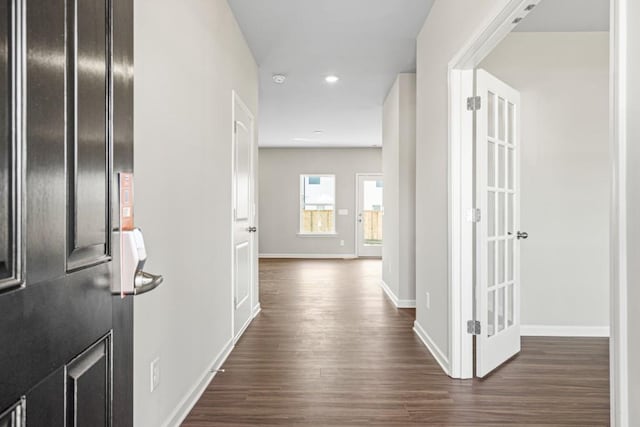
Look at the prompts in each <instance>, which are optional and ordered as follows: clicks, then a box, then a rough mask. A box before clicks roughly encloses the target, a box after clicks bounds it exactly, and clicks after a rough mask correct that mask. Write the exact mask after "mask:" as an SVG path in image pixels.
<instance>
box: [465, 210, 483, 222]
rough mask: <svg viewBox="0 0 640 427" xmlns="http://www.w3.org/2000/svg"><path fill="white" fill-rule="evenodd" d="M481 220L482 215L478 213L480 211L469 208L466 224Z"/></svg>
mask: <svg viewBox="0 0 640 427" xmlns="http://www.w3.org/2000/svg"><path fill="white" fill-rule="evenodd" d="M481 218H482V214H481V212H480V209H478V208H471V209H469V210H468V211H467V222H480V219H481Z"/></svg>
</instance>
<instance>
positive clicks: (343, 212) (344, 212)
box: [338, 209, 349, 216]
mask: <svg viewBox="0 0 640 427" xmlns="http://www.w3.org/2000/svg"><path fill="white" fill-rule="evenodd" d="M338 215H340V216H346V215H349V209H338Z"/></svg>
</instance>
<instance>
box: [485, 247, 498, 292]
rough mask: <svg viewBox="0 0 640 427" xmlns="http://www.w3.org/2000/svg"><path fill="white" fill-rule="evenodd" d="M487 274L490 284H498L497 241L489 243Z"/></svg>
mask: <svg viewBox="0 0 640 427" xmlns="http://www.w3.org/2000/svg"><path fill="white" fill-rule="evenodd" d="M487 275H488V280H489V282H488V286H489V287H491V286H494V285H495V284H496V242H489V244H488V245H487Z"/></svg>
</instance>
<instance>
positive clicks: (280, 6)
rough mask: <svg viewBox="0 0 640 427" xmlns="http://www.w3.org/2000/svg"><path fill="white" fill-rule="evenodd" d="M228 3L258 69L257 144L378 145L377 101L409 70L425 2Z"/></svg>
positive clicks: (266, 0)
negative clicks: (332, 79) (280, 80)
mask: <svg viewBox="0 0 640 427" xmlns="http://www.w3.org/2000/svg"><path fill="white" fill-rule="evenodd" d="M551 1H553V0H551ZM229 3H230V5H231V8H232V9H233V12H234V14H235V16H236V18H237V20H238V22H239V24H240V27H241V28H242V31H243V33H244V35H245V37H246V38H247V41H248V43H249V46H250V47H251V50H252V51H253V54H254V56H255V58H256V61H257V62H258V65H259V67H260V115H259V145H260V146H263V147H269V146H271V147H273V146H278V147H286V146H303V147H311V146H314V147H318V146H321V147H322V146H345V147H361V146H364V147H368V146H372V145H376V146H379V145H381V143H382V130H381V127H382V103H383V102H384V98H385V96H386V94H387V92H388V91H389V89H390V87H391V85H392V83H393V81H394V79H395V77H396V75H397V74H398V73H401V72H413V71H415V66H416V64H415V49H416V41H415V40H416V36H417V35H418V32H419V31H420V29H421V28H422V25H423V23H424V21H425V19H426V17H427V15H428V13H429V10H430V9H431V5H432V3H433V0H260V1H257V0H229ZM278 73H282V74H285V75H286V76H287V80H286V82H285V84H283V85H276V84H274V83H273V80H272V76H273V74H278ZM329 74H335V75H337V76H339V77H340V81H339V82H338V83H336V84H334V85H329V84H328V83H326V82H325V81H324V78H325V77H326V76H327V75H329ZM317 130H321V131H323V132H322V133H321V134H316V133H314V131H317Z"/></svg>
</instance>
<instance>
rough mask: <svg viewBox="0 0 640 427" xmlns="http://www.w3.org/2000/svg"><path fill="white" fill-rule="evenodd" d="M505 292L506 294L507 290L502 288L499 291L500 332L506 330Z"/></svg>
mask: <svg viewBox="0 0 640 427" xmlns="http://www.w3.org/2000/svg"><path fill="white" fill-rule="evenodd" d="M504 292H505V288H500V289H499V290H498V332H500V331H502V330H503V329H504V323H505V304H504V302H505V297H504Z"/></svg>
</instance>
